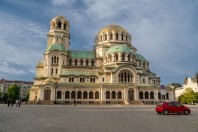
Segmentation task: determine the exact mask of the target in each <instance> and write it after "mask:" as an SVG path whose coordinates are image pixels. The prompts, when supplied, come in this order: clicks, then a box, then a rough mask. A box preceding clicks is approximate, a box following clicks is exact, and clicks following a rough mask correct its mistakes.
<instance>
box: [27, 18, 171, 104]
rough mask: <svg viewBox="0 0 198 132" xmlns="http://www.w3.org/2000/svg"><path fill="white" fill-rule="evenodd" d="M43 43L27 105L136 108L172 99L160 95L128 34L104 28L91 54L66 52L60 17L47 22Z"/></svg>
mask: <svg viewBox="0 0 198 132" xmlns="http://www.w3.org/2000/svg"><path fill="white" fill-rule="evenodd" d="M47 37H48V41H47V48H46V51H45V52H44V61H43V62H42V61H41V60H40V61H39V63H38V65H37V66H36V76H35V78H34V85H33V87H32V88H31V90H30V97H29V102H30V103H31V102H39V103H43V104H45V103H61V104H71V103H73V102H74V100H75V101H76V102H77V103H79V104H134V103H153V102H159V101H163V100H173V99H174V97H173V96H174V94H173V90H172V89H169V88H166V90H165V92H163V93H161V90H160V78H159V77H157V76H156V74H155V73H154V72H151V71H150V69H149V61H148V60H147V59H146V58H145V57H143V56H142V55H140V54H138V53H137V49H136V48H135V47H134V46H133V45H132V36H131V34H130V33H129V32H128V31H127V30H126V29H124V28H123V27H121V26H119V25H116V24H111V25H108V26H106V27H104V28H102V29H101V30H100V31H99V32H98V34H97V35H96V37H95V44H94V49H93V51H75V50H70V23H69V21H68V20H67V19H66V18H64V17H63V16H57V17H55V18H53V19H52V20H51V22H50V30H49V33H48V35H47ZM162 94H163V95H162Z"/></svg>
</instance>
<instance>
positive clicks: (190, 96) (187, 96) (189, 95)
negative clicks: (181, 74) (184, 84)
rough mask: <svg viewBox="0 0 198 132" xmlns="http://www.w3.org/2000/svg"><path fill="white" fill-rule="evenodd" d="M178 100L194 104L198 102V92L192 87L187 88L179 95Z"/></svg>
mask: <svg viewBox="0 0 198 132" xmlns="http://www.w3.org/2000/svg"><path fill="white" fill-rule="evenodd" d="M178 101H179V102H181V103H184V104H194V103H196V102H198V93H197V92H194V91H193V90H192V88H187V89H186V90H185V92H184V93H183V94H182V95H180V96H179V98H178Z"/></svg>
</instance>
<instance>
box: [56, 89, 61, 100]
mask: <svg viewBox="0 0 198 132" xmlns="http://www.w3.org/2000/svg"><path fill="white" fill-rule="evenodd" d="M61 95H62V92H61V91H57V99H61Z"/></svg>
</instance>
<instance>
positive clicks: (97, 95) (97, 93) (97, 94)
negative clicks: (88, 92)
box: [95, 91, 99, 99]
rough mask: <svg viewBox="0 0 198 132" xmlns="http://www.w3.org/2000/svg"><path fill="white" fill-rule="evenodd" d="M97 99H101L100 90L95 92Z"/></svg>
mask: <svg viewBox="0 0 198 132" xmlns="http://www.w3.org/2000/svg"><path fill="white" fill-rule="evenodd" d="M95 99H99V92H98V91H96V92H95Z"/></svg>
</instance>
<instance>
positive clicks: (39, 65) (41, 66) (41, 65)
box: [36, 60, 44, 68]
mask: <svg viewBox="0 0 198 132" xmlns="http://www.w3.org/2000/svg"><path fill="white" fill-rule="evenodd" d="M36 67H38V68H43V67H44V64H43V62H42V60H39V62H38V64H37V66H36Z"/></svg>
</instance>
